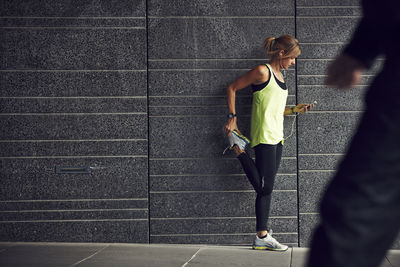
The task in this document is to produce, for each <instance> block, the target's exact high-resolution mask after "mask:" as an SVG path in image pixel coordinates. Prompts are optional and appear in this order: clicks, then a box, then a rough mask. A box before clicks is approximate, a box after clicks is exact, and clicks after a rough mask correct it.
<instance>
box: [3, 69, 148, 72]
mask: <svg viewBox="0 0 400 267" xmlns="http://www.w3.org/2000/svg"><path fill="white" fill-rule="evenodd" d="M0 72H147V70H140V69H139V70H126V69H123V70H104V69H103V70H82V69H81V70H63V69H59V70H58V69H50V70H40V69H38V70H32V69H30V70H29V69H26V70H24V69H9V70H6V69H0Z"/></svg>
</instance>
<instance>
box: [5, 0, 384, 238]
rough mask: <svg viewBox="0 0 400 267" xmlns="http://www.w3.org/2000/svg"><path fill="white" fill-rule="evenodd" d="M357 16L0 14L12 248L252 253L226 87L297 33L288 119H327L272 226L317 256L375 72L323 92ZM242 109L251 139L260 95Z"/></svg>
mask: <svg viewBox="0 0 400 267" xmlns="http://www.w3.org/2000/svg"><path fill="white" fill-rule="evenodd" d="M359 16H360V8H359V6H358V1H356V0H352V1H351V0H342V1H329V0H325V1H324V0H319V1H318V0H313V1H308V0H307V1H306V0H297V1H295V0H271V1H261V0H256V1H243V0H229V1H228V0H212V1H189V0H185V1H183V0H179V1H178V0H171V1H162V0H147V1H146V0H135V1H132V0H129V1H128V0H118V1H105V0H98V1H89V0H87V1H67V0H65V1H62V0H56V1H33V0H25V1H22V0H21V1H11V0H2V1H0V40H1V52H0V56H1V61H0V86H1V87H0V112H1V114H0V126H1V131H0V139H1V141H0V145H1V150H0V162H1V169H0V175H1V184H2V187H1V199H0V220H1V222H0V240H2V241H5V240H6V241H85V242H135V243H147V242H151V243H208V244H249V243H250V242H251V241H252V239H253V237H254V227H255V217H254V199H255V194H254V192H253V191H252V190H251V186H250V184H249V183H248V182H247V178H246V177H245V175H244V174H243V172H242V170H241V167H240V165H239V163H238V161H237V160H236V159H235V158H234V155H233V154H229V155H227V156H222V151H223V149H224V148H225V146H226V141H225V140H224V136H223V134H222V126H223V124H224V123H225V122H226V113H227V109H226V104H225V88H226V86H227V85H228V84H229V83H230V82H232V81H233V80H234V79H235V78H236V77H238V76H239V75H242V74H244V73H245V72H246V71H248V70H249V69H251V68H253V67H254V66H256V65H258V64H264V63H265V62H266V59H265V55H264V52H263V49H262V42H263V39H264V38H265V37H267V36H279V35H281V34H285V33H289V34H292V35H296V36H297V38H298V39H299V41H300V42H301V46H302V50H303V53H302V55H301V56H300V58H299V59H298V62H297V63H298V64H297V67H296V68H293V69H291V70H289V71H287V73H286V80H287V83H288V85H289V98H288V104H289V105H294V104H295V103H296V102H299V103H300V102H312V101H314V100H316V101H318V106H317V108H316V109H315V110H314V111H312V112H310V113H309V114H307V115H304V116H299V117H298V119H297V124H296V126H297V127H296V132H295V135H294V136H293V137H292V138H291V139H289V140H287V142H286V143H285V144H286V145H285V149H284V155H283V160H282V165H281V168H280V170H279V173H278V176H277V180H276V184H275V190H274V193H273V201H272V210H271V220H270V226H271V227H272V229H273V230H274V233H275V235H276V237H277V238H278V240H280V241H281V242H284V243H287V244H290V245H294V246H297V245H300V246H307V244H308V241H309V237H310V233H311V230H312V228H313V227H314V225H315V224H316V222H317V220H318V206H317V203H318V199H319V196H320V193H321V192H323V190H324V186H325V185H326V183H327V182H328V181H329V179H330V178H331V176H332V174H333V173H334V171H335V168H336V164H337V163H338V161H339V160H340V157H341V156H342V155H343V153H344V151H345V146H346V143H347V142H348V140H349V138H350V136H351V133H352V131H353V129H354V127H355V125H356V123H357V119H358V117H359V116H360V114H361V112H362V110H363V106H362V94H363V91H364V87H365V85H366V84H368V82H369V80H370V78H371V74H373V72H374V71H372V72H371V73H368V74H367V75H365V76H364V80H363V84H362V85H361V86H359V87H357V88H355V90H352V91H349V92H347V93H342V94H338V93H337V92H335V91H332V90H327V89H325V88H324V86H323V79H324V72H325V67H326V65H327V63H328V62H329V60H330V59H332V58H333V57H334V56H335V54H336V53H337V52H338V51H339V50H340V49H341V48H342V46H343V44H344V43H345V42H346V41H347V40H348V38H349V36H350V35H351V32H352V30H353V29H354V27H355V25H356V23H357V21H358V19H359ZM377 66H379V63H378V64H377ZM237 106H238V114H239V127H240V129H241V130H242V131H243V132H244V133H245V134H249V119H250V108H251V91H250V90H249V89H244V90H243V91H241V92H240V93H239V94H238V96H237ZM293 120H295V117H293V116H289V117H287V118H286V120H285V126H286V132H285V133H286V135H287V134H289V132H290V125H291V124H292V122H293ZM60 166H77V167H85V166H86V167H88V166H89V167H91V169H90V171H91V173H89V174H57V173H56V168H57V167H60Z"/></svg>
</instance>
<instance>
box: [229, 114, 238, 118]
mask: <svg viewBox="0 0 400 267" xmlns="http://www.w3.org/2000/svg"><path fill="white" fill-rule="evenodd" d="M234 117H237V116H236V114H233V113H229V114H228V118H229V119H232V118H234Z"/></svg>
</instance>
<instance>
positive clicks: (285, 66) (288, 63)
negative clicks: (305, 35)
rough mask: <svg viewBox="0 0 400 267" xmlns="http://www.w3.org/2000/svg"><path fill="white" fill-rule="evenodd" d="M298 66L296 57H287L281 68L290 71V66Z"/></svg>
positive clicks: (283, 60)
mask: <svg viewBox="0 0 400 267" xmlns="http://www.w3.org/2000/svg"><path fill="white" fill-rule="evenodd" d="M294 64H296V58H295V57H287V58H283V59H282V61H281V67H282V68H283V69H285V70H287V69H289V67H290V66H292V65H294Z"/></svg>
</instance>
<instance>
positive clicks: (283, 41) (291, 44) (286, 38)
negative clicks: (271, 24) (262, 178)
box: [264, 34, 301, 59]
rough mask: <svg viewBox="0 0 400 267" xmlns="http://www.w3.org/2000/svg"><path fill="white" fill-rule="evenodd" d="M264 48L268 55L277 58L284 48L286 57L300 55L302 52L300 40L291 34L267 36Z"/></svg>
mask: <svg viewBox="0 0 400 267" xmlns="http://www.w3.org/2000/svg"><path fill="white" fill-rule="evenodd" d="M264 50H265V53H266V54H267V56H271V59H273V58H275V57H276V56H277V55H278V54H279V52H280V51H282V50H283V51H284V55H283V57H284V58H287V57H292V56H293V57H298V56H299V55H300V53H301V50H300V47H299V41H297V39H296V38H294V37H293V36H291V35H289V34H286V35H282V36H279V37H278V38H275V37H267V38H266V39H265V40H264Z"/></svg>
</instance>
